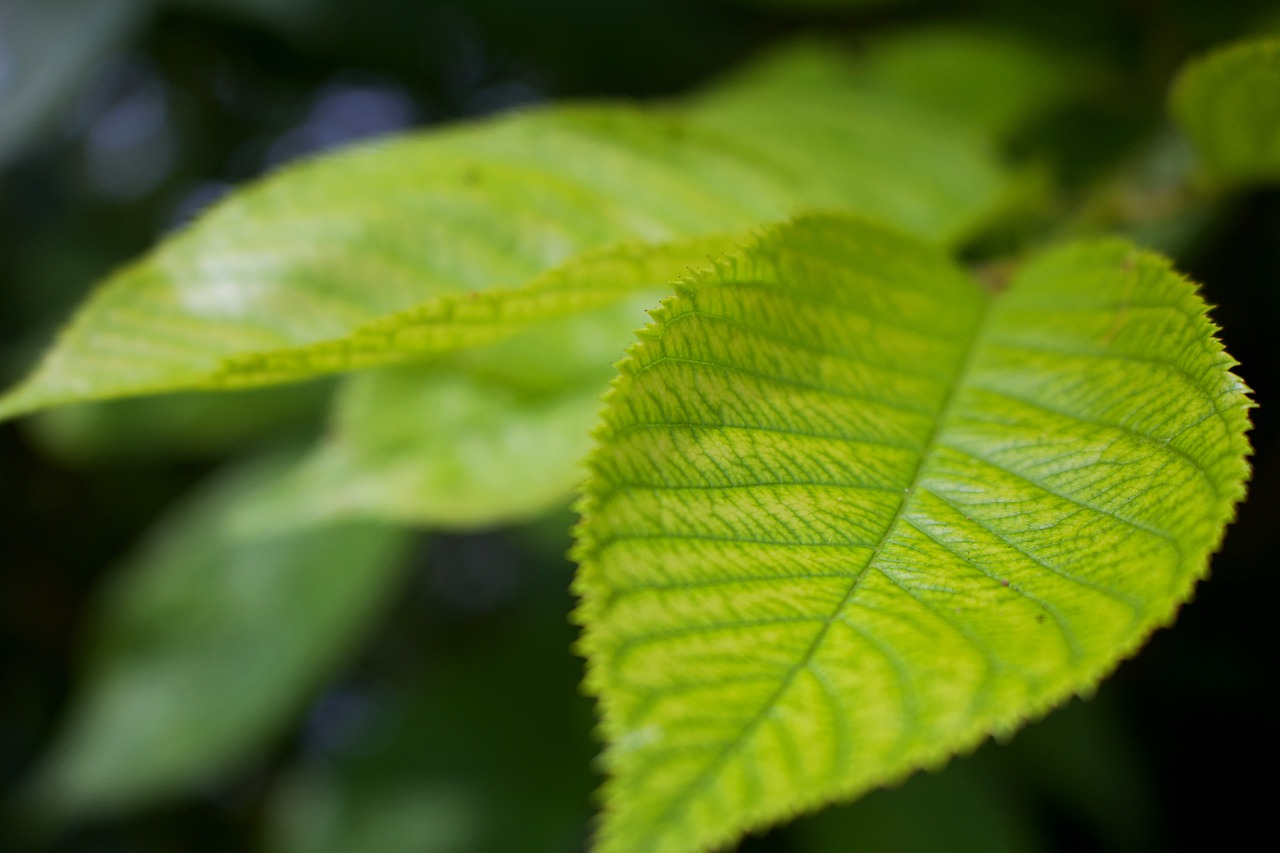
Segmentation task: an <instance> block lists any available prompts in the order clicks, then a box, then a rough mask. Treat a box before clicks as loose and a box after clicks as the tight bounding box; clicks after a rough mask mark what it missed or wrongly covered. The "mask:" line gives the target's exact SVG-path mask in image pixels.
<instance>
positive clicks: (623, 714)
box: [576, 218, 1249, 853]
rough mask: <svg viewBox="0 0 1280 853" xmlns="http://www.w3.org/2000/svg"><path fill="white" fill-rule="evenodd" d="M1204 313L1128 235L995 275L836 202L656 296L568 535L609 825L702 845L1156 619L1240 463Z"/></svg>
mask: <svg viewBox="0 0 1280 853" xmlns="http://www.w3.org/2000/svg"><path fill="white" fill-rule="evenodd" d="M1204 311H1205V306H1204V304H1203V303H1202V302H1201V300H1200V299H1199V297H1198V296H1197V294H1196V292H1195V288H1194V287H1193V286H1192V285H1191V284H1189V283H1188V282H1187V281H1186V280H1184V279H1182V278H1181V277H1179V276H1178V275H1176V274H1175V273H1173V272H1172V271H1171V270H1170V269H1169V267H1168V266H1167V264H1166V263H1165V262H1164V261H1163V260H1162V259H1160V258H1159V257H1157V256H1154V255H1151V254H1147V253H1143V252H1141V251H1139V250H1137V249H1135V248H1134V247H1132V246H1131V245H1129V244H1127V243H1124V242H1121V241H1110V242H1094V243H1083V244H1076V245H1071V246H1067V247H1064V248H1061V249H1058V250H1055V251H1052V252H1049V253H1046V254H1044V255H1042V256H1040V257H1038V258H1035V259H1033V260H1031V261H1030V262H1028V263H1027V264H1026V265H1025V266H1024V267H1023V268H1022V269H1021V270H1020V271H1019V272H1018V273H1017V274H1016V276H1015V277H1014V278H1013V280H1012V282H1011V284H1010V285H1009V286H1008V288H1007V290H1005V291H1003V292H1001V293H999V294H998V295H994V296H993V295H991V294H989V293H988V292H987V291H985V290H984V289H982V288H981V287H980V286H979V285H978V284H977V283H976V282H975V281H974V280H973V279H971V278H970V277H969V276H968V275H967V274H966V273H965V272H964V271H963V270H961V269H960V268H958V267H956V266H955V265H954V264H953V263H952V262H950V261H949V260H948V259H946V258H945V257H943V256H942V255H941V254H938V253H935V252H934V251H932V250H930V249H928V248H927V247H925V246H923V245H921V244H919V243H918V242H917V241H915V240H913V239H909V238H906V237H903V236H896V235H895V234H893V233H890V232H887V231H884V230H882V229H880V228H877V227H873V226H870V225H868V224H863V223H860V222H858V221H855V220H845V219H839V218H833V219H821V218H819V219H808V220H804V221H801V222H800V223H798V224H795V225H792V226H788V227H784V228H782V229H780V230H778V231H776V232H774V233H772V234H771V235H769V236H768V237H766V238H764V239H762V240H761V241H760V242H759V243H758V244H757V245H756V246H755V247H754V248H752V249H750V250H748V251H746V252H745V253H743V255H742V256H741V257H739V258H737V259H735V260H731V261H728V262H725V263H724V264H722V265H720V267H719V268H718V270H717V271H716V272H715V273H711V274H707V275H702V276H698V277H695V278H694V279H693V280H691V281H690V282H689V283H688V284H687V285H685V286H684V287H683V288H682V289H681V290H680V292H679V293H678V295H677V296H675V297H673V298H671V299H670V300H668V301H667V302H665V303H664V305H663V307H662V308H661V309H660V310H659V311H658V312H656V313H655V315H654V317H655V322H654V324H653V325H652V326H651V327H649V328H648V329H647V330H646V331H645V332H644V333H643V335H642V337H641V341H640V342H639V343H638V344H637V345H636V346H635V347H634V348H633V349H632V350H631V352H630V356H629V357H628V358H627V359H626V360H625V361H624V362H623V363H622V365H621V369H620V375H619V377H618V378H617V380H616V381H615V385H614V387H613V389H612V391H611V392H610V396H609V398H608V399H609V405H608V408H607V410H606V415H605V419H604V423H603V426H602V427H601V428H600V430H599V432H598V435H597V447H596V450H595V451H594V453H593V456H592V457H591V461H590V474H591V480H590V481H589V484H588V489H587V497H586V499H585V500H584V503H583V521H582V524H581V526H580V529H579V536H578V549H577V556H578V558H579V561H580V564H581V570H580V574H579V577H578V580H577V582H576V588H577V591H578V593H579V594H580V596H581V605H580V609H579V611H578V619H579V621H580V622H581V623H582V624H583V625H584V627H585V630H584V636H583V640H582V646H581V648H582V650H583V651H584V653H585V654H586V655H587V656H588V659H589V672H588V678H587V685H588V687H589V689H590V691H591V692H593V693H595V694H596V695H597V696H598V697H599V701H600V705H601V710H602V719H603V722H602V730H603V734H604V736H605V737H606V739H607V741H608V746H607V748H606V753H605V765H606V768H607V770H608V772H609V775H610V780H609V782H608V783H607V786H606V790H605V814H604V817H603V825H602V828H601V830H600V836H599V849H600V850H602V851H609V853H615V851H632V850H635V851H641V850H643V851H664V853H667V851H686V850H688V851H693V850H702V849H706V848H709V847H716V846H719V845H723V844H725V843H727V842H729V841H731V840H732V839H733V838H735V837H736V836H738V835H739V834H740V833H742V832H743V831H745V830H749V829H755V828H760V827H764V826H767V825H770V824H772V823H775V822H777V821H780V820H784V819H786V818H788V817H790V816H792V815H795V814H796V813H799V812H803V811H808V810H812V809H815V808H818V807H820V806H822V805H824V804H826V803H828V802H830V801H832V800H837V799H850V798H853V797H856V796H857V795H859V794H861V793H863V792H865V791H867V790H868V789H870V788H872V787H874V786H877V785H881V784H884V783H887V782H891V781H894V780H897V779H900V778H902V777H903V776H905V775H906V774H908V773H910V772H912V771H913V770H915V769H918V768H921V767H930V766H935V765H937V764H939V763H941V762H942V761H945V760H946V758H947V757H949V756H950V755H952V754H953V753H955V752H957V751H960V750H964V749H968V748H972V747H973V746H974V745H975V744H976V743H977V742H978V741H979V740H980V739H982V738H983V737H985V736H987V735H989V734H991V733H992V732H1003V731H1009V730H1011V729H1012V728H1014V727H1016V726H1018V725H1020V724H1021V723H1022V722H1023V721H1025V720H1026V719H1027V718H1028V717H1032V716H1035V715H1038V714H1042V713H1044V712H1045V711H1046V710H1047V709H1048V708H1050V707H1052V706H1053V705H1054V704H1056V703H1058V702H1061V701H1062V700H1064V699H1065V698H1067V697H1068V696H1070V695H1071V694H1072V693H1075V692H1080V691H1088V690H1091V689H1092V688H1093V686H1094V685H1095V684H1096V683H1097V682H1098V680H1099V679H1100V678H1101V677H1102V676H1103V675H1105V674H1106V673H1107V672H1109V671H1110V670H1111V669H1112V668H1113V667H1114V666H1115V665H1116V663H1117V662H1118V661H1119V660H1120V659H1121V658H1123V657H1124V656H1126V655H1128V654H1129V653H1131V652H1132V651H1133V650H1134V649H1135V648H1136V647H1137V646H1138V644H1140V643H1141V642H1142V641H1143V640H1144V639H1145V637H1146V636H1147V635H1148V634H1149V633H1150V632H1151V631H1152V630H1153V629H1154V628H1156V627H1158V626H1160V625H1163V624H1165V623H1167V622H1168V621H1169V620H1170V619H1171V618H1172V617H1173V614H1174V611H1175V609H1176V607H1177V606H1178V604H1179V603H1181V602H1182V601H1184V600H1185V599H1186V597H1187V596H1188V595H1189V593H1190V590H1191V587H1192V585H1193V584H1194V582H1195V581H1196V580H1197V579H1198V578H1200V577H1201V576H1203V574H1204V572H1205V569H1206V565H1207V558H1208V555H1209V553H1210V552H1211V551H1213V550H1214V549H1215V548H1216V547H1217V545H1218V543H1219V541H1220V539H1221V536H1222V531H1223V528H1224V525H1225V524H1226V523H1227V521H1228V520H1229V519H1230V518H1231V516H1232V512H1233V506H1234V504H1235V502H1236V501H1237V500H1238V499H1239V498H1240V497H1241V495H1242V493H1243V481H1244V479H1245V476H1246V474H1247V470H1248V468H1247V463H1246V461H1245V456H1246V453H1247V450H1248V445H1247V442H1246V440H1245V438H1244V433H1245V430H1246V427H1247V423H1248V419H1247V408H1248V405H1249V403H1248V400H1247V397H1246V396H1245V389H1244V388H1243V386H1242V384H1241V383H1240V381H1239V380H1238V379H1237V378H1236V377H1235V376H1234V375H1232V374H1231V372H1230V367H1231V366H1232V365H1233V364H1234V362H1233V361H1232V360H1231V359H1230V358H1229V357H1228V356H1227V355H1226V354H1225V353H1224V352H1223V350H1222V347H1221V345H1220V344H1219V343H1218V342H1217V340H1216V339H1215V338H1214V337H1213V331H1214V328H1213V326H1212V325H1211V324H1210V323H1209V322H1208V320H1207V319H1206V318H1205V316H1204Z"/></svg>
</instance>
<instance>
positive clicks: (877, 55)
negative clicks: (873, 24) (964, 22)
mask: <svg viewBox="0 0 1280 853" xmlns="http://www.w3.org/2000/svg"><path fill="white" fill-rule="evenodd" d="M860 64H861V66H862V68H861V69H860V70H861V73H862V74H863V75H865V79H866V80H868V82H869V83H870V84H871V85H872V86H874V87H877V88H881V89H883V90H884V91H886V92H889V93H892V94H893V95H895V96H897V97H899V98H901V99H904V100H907V101H910V102H911V103H914V104H918V105H920V106H922V107H924V108H926V109H928V110H929V111H930V112H931V113H934V114H936V115H940V116H946V117H948V118H949V119H951V120H952V121H954V122H956V123H957V124H958V125H961V126H964V127H968V128H970V129H971V130H973V131H976V132H980V133H989V134H992V135H994V136H996V137H1004V136H1009V135H1011V134H1012V133H1014V132H1015V131H1017V130H1019V129H1020V128H1021V127H1022V126H1024V125H1026V124H1028V123H1029V122H1030V121H1031V120H1033V119H1035V118H1037V117H1039V116H1040V115H1041V114H1043V113H1045V112H1047V111H1048V110H1050V109H1052V108H1053V107H1054V106H1056V105H1057V104H1058V103H1059V102H1060V101H1061V99H1062V98H1063V97H1064V96H1066V95H1067V94H1069V93H1070V92H1071V90H1072V88H1073V87H1074V86H1075V85H1076V79H1075V78H1076V77H1077V76H1078V74H1077V73H1073V72H1078V70H1079V69H1078V68H1073V67H1072V63H1071V62H1069V61H1068V60H1067V59H1066V58H1065V57H1063V56H1060V55H1058V53H1057V52H1056V51H1055V50H1054V49H1053V48H1052V47H1050V46H1048V45H1044V44H1039V43H1037V42H1035V41H1032V40H1030V39H1028V38H1026V37H1024V36H1020V35H1019V34H1017V33H1013V32H1004V31H1001V30H995V29H980V28H976V27H932V28H919V27H915V28H911V29H907V30H904V31H902V32H900V33H895V34H893V35H891V36H886V37H880V38H877V39H876V40H875V41H873V42H872V43H871V44H869V45H868V47H867V51H866V53H865V54H864V56H863V58H862V62H861V63H860Z"/></svg>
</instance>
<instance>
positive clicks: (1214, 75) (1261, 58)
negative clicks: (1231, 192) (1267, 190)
mask: <svg viewBox="0 0 1280 853" xmlns="http://www.w3.org/2000/svg"><path fill="white" fill-rule="evenodd" d="M1169 107H1170V111H1171V112H1172V113H1173V117H1174V118H1175V119H1177V121H1178V123H1179V124H1180V125H1182V128H1183V130H1185V131H1186V132H1187V135H1188V136H1190V137H1191V140H1192V142H1194V143H1195V146H1196V150H1197V151H1198V152H1199V153H1200V156H1201V157H1202V158H1203V160H1204V163H1205V166H1206V167H1207V168H1208V170H1209V171H1210V173H1211V174H1212V175H1213V176H1214V177H1215V178H1218V179H1223V180H1226V181H1231V182H1239V181H1249V182H1275V181H1280V39H1278V38H1268V39H1255V40H1252V41H1247V42H1243V43H1240V44H1236V45H1233V46H1231V47H1227V48H1223V49H1221V50H1218V51H1215V52H1214V53H1211V54H1209V55H1208V56H1206V57H1204V58H1202V59H1199V60H1196V61H1194V62H1192V63H1190V64H1189V65H1188V66H1187V67H1186V68H1184V69H1183V71H1182V73H1181V74H1180V75H1179V76H1178V79H1177V81H1176V82H1175V83H1174V86H1173V91H1172V94H1171V95H1170V104H1169Z"/></svg>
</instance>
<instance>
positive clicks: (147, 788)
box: [30, 459, 406, 817]
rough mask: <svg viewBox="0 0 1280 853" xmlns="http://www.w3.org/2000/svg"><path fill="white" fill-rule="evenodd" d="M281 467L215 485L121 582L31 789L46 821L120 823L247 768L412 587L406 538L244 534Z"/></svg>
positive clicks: (162, 530) (180, 513)
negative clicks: (390, 602) (249, 511)
mask: <svg viewBox="0 0 1280 853" xmlns="http://www.w3.org/2000/svg"><path fill="white" fill-rule="evenodd" d="M283 464H284V461H282V460H277V459H271V460H269V461H266V462H262V461H259V462H258V463H256V464H254V465H250V466H247V467H245V468H241V469H234V470H233V471H232V472H231V473H230V474H229V475H227V476H224V477H222V478H220V479H219V480H216V481H215V482H214V483H213V484H212V485H211V486H209V487H208V488H206V489H204V490H202V491H201V493H199V494H197V495H196V496H195V497H194V499H193V500H192V501H191V502H190V503H189V504H188V505H187V506H185V507H181V508H179V509H178V510H177V511H176V512H175V513H174V514H173V515H172V516H171V517H169V518H168V519H166V520H164V521H162V522H161V524H160V525H159V526H158V527H157V531H156V535H155V536H154V537H153V538H152V539H151V540H150V541H149V542H147V543H146V544H145V546H144V547H143V548H142V549H141V550H140V552H139V553H138V554H137V555H135V556H134V557H133V558H131V559H130V560H129V561H128V564H127V565H126V567H125V570H124V572H123V573H122V574H120V575H119V576H117V578H116V579H115V582H114V583H113V585H112V586H111V588H110V589H109V590H108V595H107V596H106V598H105V600H104V601H103V603H102V606H101V607H100V609H99V612H98V614H97V618H98V625H97V626H96V630H95V632H94V634H93V636H92V637H91V638H90V639H91V640H92V647H91V651H92V656H91V659H90V661H89V666H88V668H87V672H86V673H85V678H84V679H83V681H82V683H81V687H80V693H79V695H78V697H76V698H75V700H74V702H73V703H72V708H71V710H70V712H69V715H68V718H67V719H66V720H65V721H64V722H63V724H62V726H61V729H60V732H59V734H58V736H57V737H56V739H55V742H54V744H53V746H52V748H51V750H50V753H49V754H48V755H47V756H46V760H45V762H44V764H43V766H42V767H40V768H39V770H38V772H37V775H36V777H35V778H34V779H33V780H32V784H31V787H30V795H31V796H32V798H33V799H32V805H33V806H34V807H35V808H36V809H37V810H38V811H40V812H42V813H46V814H49V815H52V816H54V817H66V816H70V815H86V814H99V813H106V812H113V811H118V810H121V809H125V808H128V807H132V806H136V805H138V804H139V803H141V802H144V801H148V800H153V799H155V798H157V797H161V796H165V795H169V796H171V795H173V794H174V793H175V792H177V791H179V790H181V789H184V788H190V787H191V786H193V785H196V784H199V783H201V782H204V781H207V780H209V779H211V778H213V777H215V776H217V775H218V774H221V773H224V772H226V771H228V770H231V769H233V768H235V767H237V766H238V765H240V764H241V763H243V762H244V761H245V760H246V759H248V758H249V757H251V755H252V754H253V752H254V751H255V750H257V749H260V748H261V747H262V746H264V745H265V743H266V742H267V740H268V739H269V738H270V737H271V736H273V735H275V734H276V733H277V732H278V730H279V729H280V728H281V727H282V726H284V725H285V724H287V723H288V722H289V720H290V718H291V717H292V716H293V715H294V714H296V713H297V712H298V711H299V710H300V709H301V707H302V705H303V703H304V702H305V701H306V700H307V699H308V696H309V693H310V692H311V691H313V690H315V689H316V688H317V687H318V686H319V684H320V681H321V679H323V678H324V677H325V676H326V675H327V674H328V673H329V672H330V671H331V670H332V668H333V667H334V666H335V665H337V664H338V663H340V662H341V661H342V660H343V659H344V658H345V657H346V656H348V655H349V654H350V652H351V645H352V643H354V642H357V641H358V637H359V634H360V631H361V630H362V629H363V627H364V626H365V625H366V624H367V622H368V620H369V619H370V618H372V617H373V616H374V615H375V614H376V613H377V611H378V609H379V606H380V604H381V603H383V602H384V601H385V600H386V598H387V596H388V595H389V594H390V592H391V590H392V589H393V588H394V586H395V583H396V581H397V579H398V578H399V577H400V576H401V573H402V568H403V565H404V560H403V559H402V557H403V556H404V554H405V545H406V534H405V533H404V532H403V531H401V530H397V529H395V528H390V527H386V526H383V525H378V524H364V523H350V524H344V525H332V526H327V527H313V528H305V529H298V530H293V531H290V532H288V533H285V534H274V535H260V536H245V535H241V534H239V533H237V532H235V531H234V530H232V529H231V527H230V525H229V523H228V519H229V516H230V513H231V511H232V510H233V509H234V507H236V506H237V505H238V504H239V503H240V502H241V501H243V500H246V499H250V498H251V497H252V495H253V494H254V492H256V491H257V490H259V489H261V488H263V487H264V485H265V484H267V483H270V482H271V481H272V479H274V478H275V477H276V476H278V474H279V472H280V471H281V470H282V465H283Z"/></svg>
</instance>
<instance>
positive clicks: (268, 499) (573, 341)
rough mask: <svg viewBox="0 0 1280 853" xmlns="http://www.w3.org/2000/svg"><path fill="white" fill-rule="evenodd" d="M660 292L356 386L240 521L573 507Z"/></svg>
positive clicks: (490, 515)
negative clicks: (633, 344)
mask: <svg viewBox="0 0 1280 853" xmlns="http://www.w3.org/2000/svg"><path fill="white" fill-rule="evenodd" d="M663 295H665V293H658V292H655V293H652V294H649V295H646V296H640V297H635V298H632V299H629V300H627V301H624V302H621V303H618V304H616V305H609V306H606V307H605V308H603V309H597V310H595V311H591V312H588V313H585V314H578V315H575V316H572V317H568V318H566V319H564V320H560V321H557V322H554V323H547V324H544V325H541V326H538V327H537V328H534V329H530V330H528V331H527V332H525V333H523V334H520V335H516V336H515V337H513V338H510V339H508V340H505V341H503V342H501V343H499V344H496V345H491V346H488V347H483V348H480V349H477V350H473V351H470V352H467V353H465V354H463V356H462V357H458V358H454V359H451V360H450V361H448V362H445V363H440V364H429V365H413V366H405V367H400V368H388V369H384V370H377V371H371V372H369V373H365V374H362V375H359V376H353V377H351V379H350V380H348V382H347V384H346V385H345V387H344V389H343V392H342V393H341V394H340V395H339V399H338V405H337V408H336V410H335V412H334V418H333V424H332V428H331V430H330V433H329V435H328V436H327V437H326V438H325V440H324V441H323V442H321V444H320V445H319V446H318V447H317V448H316V450H315V451H314V452H313V453H311V454H310V456H308V457H307V458H306V459H305V460H303V462H302V463H301V464H300V465H299V466H298V469H297V470H296V471H294V472H293V474H292V475H290V476H288V477H285V478H283V479H282V481H281V482H280V483H279V484H278V486H277V487H276V488H275V489H273V490H271V491H270V492H268V493H267V494H265V495H264V496H263V497H264V500H262V501H255V502H253V503H251V504H246V505H245V506H243V507H242V508H241V510H240V512H239V515H240V516H241V517H242V518H243V519H244V520H245V521H244V523H245V524H249V525H261V524H263V523H264V522H263V520H264V519H265V520H266V523H269V524H273V525H278V524H281V523H283V524H296V523H298V522H302V523H313V522H315V521H318V520H325V519H336V518H381V519H387V520H393V521H399V522H404V523H409V524H419V525H430V526H434V527H448V528H470V527H484V526H492V525H494V524H499V523H510V522H513V521H519V520H524V519H528V518H532V517H534V516H537V515H540V514H542V513H544V512H547V511H549V510H552V509H555V508H557V507H564V506H568V504H569V501H570V498H571V497H572V495H573V492H574V489H575V488H576V487H577V486H578V485H579V484H580V483H581V482H582V477H583V473H582V470H581V467H580V465H581V460H582V458H583V457H584V456H585V455H586V454H587V451H588V450H590V449H591V440H590V433H591V428H592V427H593V426H594V425H595V423H596V420H597V418H598V417H599V413H600V395H601V393H602V392H603V391H604V390H605V388H606V387H608V384H609V377H610V376H611V375H612V373H613V369H612V366H611V365H612V364H613V362H614V361H615V360H616V359H617V357H618V354H619V353H621V352H622V351H623V349H625V341H626V340H628V339H629V338H630V336H631V335H632V333H633V332H634V331H635V330H636V329H638V328H639V327H640V326H642V325H644V309H645V308H648V307H650V306H652V305H655V304H657V302H658V300H659V299H660V298H661V297H662V296H663Z"/></svg>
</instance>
